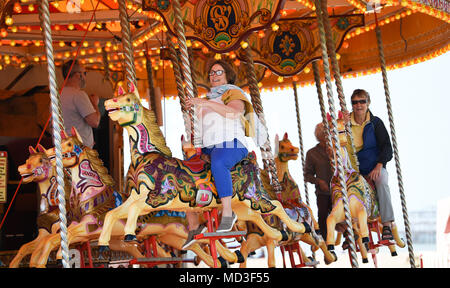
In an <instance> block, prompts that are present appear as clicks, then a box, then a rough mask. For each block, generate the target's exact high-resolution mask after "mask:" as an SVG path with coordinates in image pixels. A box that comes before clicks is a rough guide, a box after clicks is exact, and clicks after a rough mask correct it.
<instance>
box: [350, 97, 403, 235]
mask: <svg viewBox="0 0 450 288" xmlns="http://www.w3.org/2000/svg"><path fill="white" fill-rule="evenodd" d="M351 101H352V107H353V112H352V113H351V114H347V115H345V118H346V120H347V121H351V125H352V134H353V143H354V145H355V149H356V156H357V157H358V162H359V172H360V173H361V174H362V175H364V176H366V177H367V178H368V179H370V180H372V181H373V182H374V184H375V187H376V190H377V198H378V202H379V209H380V217H381V222H382V223H383V240H392V239H393V236H392V231H391V230H392V229H391V227H392V222H394V211H393V208H392V203H391V194H390V190H389V184H388V173H387V170H386V163H387V162H389V161H390V160H391V159H392V145H391V141H390V138H389V134H388V132H387V130H386V127H385V126H384V124H383V121H381V119H380V118H378V117H376V116H374V115H373V114H372V113H371V112H370V110H369V104H370V96H369V93H367V91H365V90H362V89H356V90H355V91H353V94H352V97H351ZM349 145H351V144H350V143H349ZM347 150H348V151H349V152H351V151H352V150H351V147H350V146H348V147H347ZM352 165H353V167H354V168H355V169H357V168H358V167H357V165H356V159H355V157H354V156H353V157H352Z"/></svg>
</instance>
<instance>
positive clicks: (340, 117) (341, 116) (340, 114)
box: [338, 110, 344, 119]
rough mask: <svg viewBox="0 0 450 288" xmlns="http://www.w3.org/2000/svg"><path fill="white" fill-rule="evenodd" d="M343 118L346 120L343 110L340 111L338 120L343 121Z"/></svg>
mask: <svg viewBox="0 0 450 288" xmlns="http://www.w3.org/2000/svg"><path fill="white" fill-rule="evenodd" d="M342 118H344V114H343V113H342V111H341V110H339V113H338V119H342Z"/></svg>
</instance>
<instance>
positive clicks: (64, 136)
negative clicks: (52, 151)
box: [60, 130, 67, 139]
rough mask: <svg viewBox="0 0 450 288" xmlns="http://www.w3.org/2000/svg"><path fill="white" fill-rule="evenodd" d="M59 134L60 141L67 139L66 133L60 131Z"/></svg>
mask: <svg viewBox="0 0 450 288" xmlns="http://www.w3.org/2000/svg"><path fill="white" fill-rule="evenodd" d="M60 134H61V139H66V138H67V134H66V131H64V130H61V132H60Z"/></svg>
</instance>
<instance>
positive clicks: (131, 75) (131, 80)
mask: <svg viewBox="0 0 450 288" xmlns="http://www.w3.org/2000/svg"><path fill="white" fill-rule="evenodd" d="M119 18H120V29H121V30H122V45H123V54H124V56H125V57H124V62H125V77H126V79H127V81H128V84H133V85H134V87H136V89H137V82H136V68H135V66H134V55H133V44H132V42H131V30H130V19H129V17H128V13H127V3H126V0H119Z"/></svg>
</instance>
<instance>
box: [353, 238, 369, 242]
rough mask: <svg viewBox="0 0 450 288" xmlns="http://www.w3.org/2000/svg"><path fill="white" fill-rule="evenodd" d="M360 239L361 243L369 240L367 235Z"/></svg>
mask: <svg viewBox="0 0 450 288" xmlns="http://www.w3.org/2000/svg"><path fill="white" fill-rule="evenodd" d="M355 240H356V239H355ZM361 240H362V242H363V243H369V241H370V240H369V237H363V238H362V239H361Z"/></svg>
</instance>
